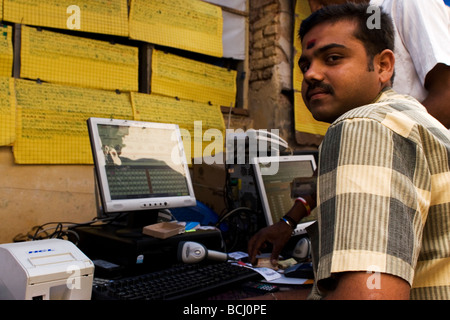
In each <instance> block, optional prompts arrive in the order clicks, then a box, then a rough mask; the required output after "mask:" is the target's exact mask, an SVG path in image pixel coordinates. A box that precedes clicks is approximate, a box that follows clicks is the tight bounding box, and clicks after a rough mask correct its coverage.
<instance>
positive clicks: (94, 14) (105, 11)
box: [3, 0, 128, 36]
mask: <svg viewBox="0 0 450 320" xmlns="http://www.w3.org/2000/svg"><path fill="white" fill-rule="evenodd" d="M72 5H76V6H77V7H78V8H79V9H80V10H79V11H73V10H71V9H70V8H69V7H70V6H72ZM68 8H69V10H68ZM71 8H72V7H71ZM74 15H75V16H74ZM72 19H75V20H78V21H77V22H79V23H78V24H77V26H78V27H79V29H74V30H76V31H84V32H93V33H101V34H111V35H118V36H128V5H127V0H100V1H92V0H77V1H73V0H39V1H38V0H4V1H3V20H4V21H10V22H15V23H21V24H26V25H34V26H42V27H52V28H58V29H68V26H67V25H68V20H69V23H70V22H71V21H72Z"/></svg>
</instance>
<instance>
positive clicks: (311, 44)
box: [306, 39, 316, 49]
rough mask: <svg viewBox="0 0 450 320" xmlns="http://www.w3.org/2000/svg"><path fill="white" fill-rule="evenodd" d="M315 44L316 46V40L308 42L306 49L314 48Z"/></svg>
mask: <svg viewBox="0 0 450 320" xmlns="http://www.w3.org/2000/svg"><path fill="white" fill-rule="evenodd" d="M315 44H316V39H312V40H309V41H308V42H307V43H306V49H311V48H312V47H314V45H315Z"/></svg>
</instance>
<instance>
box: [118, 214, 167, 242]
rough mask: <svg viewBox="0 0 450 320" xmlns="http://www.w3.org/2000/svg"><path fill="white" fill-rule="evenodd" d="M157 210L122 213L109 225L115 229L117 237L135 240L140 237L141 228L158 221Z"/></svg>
mask: <svg viewBox="0 0 450 320" xmlns="http://www.w3.org/2000/svg"><path fill="white" fill-rule="evenodd" d="M158 214H159V210H158V209H155V210H142V211H131V212H124V213H122V215H121V217H120V218H119V217H118V218H117V220H114V222H112V223H111V225H113V226H115V227H116V232H115V233H116V235H117V236H119V237H128V238H135V237H141V236H142V228H143V227H145V226H148V225H150V224H154V223H156V222H157V221H158Z"/></svg>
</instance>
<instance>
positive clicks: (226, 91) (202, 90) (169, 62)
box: [151, 50, 237, 107]
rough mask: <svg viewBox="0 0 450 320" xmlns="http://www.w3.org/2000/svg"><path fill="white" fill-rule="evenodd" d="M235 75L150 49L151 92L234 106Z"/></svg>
mask: <svg viewBox="0 0 450 320" xmlns="http://www.w3.org/2000/svg"><path fill="white" fill-rule="evenodd" d="M236 75H237V72H236V71H235V70H228V69H225V68H221V67H218V66H214V65H211V64H208V63H204V62H200V61H196V60H192V59H187V58H183V57H180V56H177V55H174V54H169V53H164V52H162V51H159V50H153V55H152V81H151V92H152V93H156V94H160V95H165V96H170V97H178V98H180V99H186V100H194V101H199V102H203V103H209V104H217V105H221V106H227V107H229V106H234V105H235V101H236Z"/></svg>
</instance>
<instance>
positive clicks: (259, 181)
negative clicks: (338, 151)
mask: <svg viewBox="0 0 450 320" xmlns="http://www.w3.org/2000/svg"><path fill="white" fill-rule="evenodd" d="M273 161H278V162H279V163H281V162H298V161H309V162H310V163H311V167H312V169H313V173H314V171H316V169H317V163H316V159H315V157H314V155H312V154H304V155H280V156H263V157H254V158H253V161H252V165H253V170H254V172H255V180H256V186H257V188H258V192H259V196H260V199H261V205H262V210H263V214H264V218H265V219H266V223H267V225H268V226H271V225H273V224H274V223H275V222H276V221H273V215H272V212H271V210H270V205H269V201H268V199H267V193H266V188H265V186H264V181H263V174H262V173H261V168H260V163H272V162H273Z"/></svg>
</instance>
